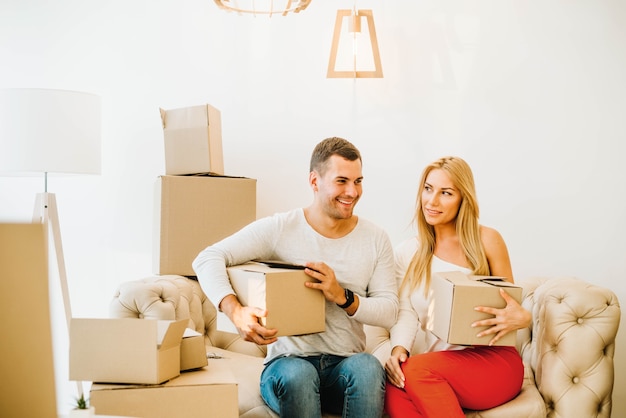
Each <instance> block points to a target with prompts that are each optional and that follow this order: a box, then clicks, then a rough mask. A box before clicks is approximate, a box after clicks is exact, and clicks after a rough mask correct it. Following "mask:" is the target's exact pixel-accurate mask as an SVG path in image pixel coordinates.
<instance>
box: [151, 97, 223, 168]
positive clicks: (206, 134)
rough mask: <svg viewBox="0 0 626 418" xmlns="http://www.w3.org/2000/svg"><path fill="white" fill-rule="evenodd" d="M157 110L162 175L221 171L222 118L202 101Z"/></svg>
mask: <svg viewBox="0 0 626 418" xmlns="http://www.w3.org/2000/svg"><path fill="white" fill-rule="evenodd" d="M160 111H161V121H162V122H163V138H164V141H165V174H172V175H179V174H196V173H213V174H219V175H223V174H224V157H223V152H222V119H221V113H220V111H219V110H218V109H216V108H215V107H213V106H211V105H209V104H206V105H200V106H190V107H182V108H178V109H171V110H164V109H160Z"/></svg>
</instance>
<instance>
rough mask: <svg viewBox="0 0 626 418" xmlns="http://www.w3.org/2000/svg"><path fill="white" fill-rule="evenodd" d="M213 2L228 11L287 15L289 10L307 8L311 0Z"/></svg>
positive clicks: (217, 0)
mask: <svg viewBox="0 0 626 418" xmlns="http://www.w3.org/2000/svg"><path fill="white" fill-rule="evenodd" d="M215 3H216V4H217V5H218V7H219V8H220V9H224V10H227V11H229V12H237V13H249V14H253V15H255V16H256V15H269V16H270V17H272V15H273V14H277V13H280V14H282V15H283V16H287V14H289V12H293V13H300V12H301V11H302V10H304V9H306V8H307V6H308V5H309V3H311V0H215Z"/></svg>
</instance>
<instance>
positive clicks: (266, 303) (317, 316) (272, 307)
mask: <svg viewBox="0 0 626 418" xmlns="http://www.w3.org/2000/svg"><path fill="white" fill-rule="evenodd" d="M294 267H295V266H294ZM227 271H228V277H229V278H230V282H231V285H232V286H233V289H234V290H235V292H236V293H237V297H238V298H239V301H240V302H241V304H242V305H244V306H255V307H258V308H261V309H267V311H268V314H267V317H266V318H262V319H261V324H263V326H265V327H266V328H276V329H277V330H278V336H285V335H303V334H312V333H317V332H323V331H324V330H325V329H326V325H325V321H326V299H325V298H324V294H323V293H322V292H321V291H319V290H316V289H309V288H308V287H306V286H305V285H304V283H305V282H311V281H314V280H315V279H313V278H312V277H310V276H308V275H306V274H305V273H304V267H301V268H293V267H292V268H274V267H269V266H267V265H265V264H261V263H255V262H251V263H246V264H242V265H239V266H234V267H229V268H228V269H227ZM217 327H218V329H220V330H222V331H229V332H235V333H236V332H237V330H236V329H235V326H234V325H233V324H232V322H230V320H229V319H228V317H226V315H225V314H223V313H220V314H219V315H218V322H217Z"/></svg>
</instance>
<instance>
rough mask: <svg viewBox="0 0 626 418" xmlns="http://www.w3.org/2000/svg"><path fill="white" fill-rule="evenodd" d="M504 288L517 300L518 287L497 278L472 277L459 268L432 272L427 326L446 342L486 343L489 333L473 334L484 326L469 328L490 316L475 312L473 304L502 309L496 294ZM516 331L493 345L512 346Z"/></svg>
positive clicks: (504, 304)
mask: <svg viewBox="0 0 626 418" xmlns="http://www.w3.org/2000/svg"><path fill="white" fill-rule="evenodd" d="M501 288H504V290H505V291H506V292H507V293H508V294H509V295H511V296H512V297H513V299H515V300H517V301H518V302H521V300H522V288H521V287H520V286H517V285H515V284H513V283H510V282H507V281H505V280H504V279H502V278H499V277H490V276H472V275H466V274H464V273H462V272H459V271H452V272H444V273H433V276H432V281H431V289H432V291H433V298H432V302H431V306H430V308H429V310H430V312H431V314H430V318H429V321H428V323H427V325H426V327H427V329H429V330H430V331H432V332H433V333H434V334H435V335H436V336H438V337H439V338H441V339H442V340H444V341H447V342H448V343H449V344H458V345H487V344H489V341H491V339H492V338H493V335H487V336H484V337H481V338H478V337H476V334H478V333H479V332H480V331H482V330H484V329H485V328H486V327H479V328H472V327H471V324H472V323H473V322H475V321H479V320H481V319H487V318H490V317H492V315H489V314H486V313H482V312H477V311H475V310H474V307H476V306H488V307H493V308H504V307H505V306H506V303H505V302H504V299H503V298H502V296H501V295H500V289H501ZM515 342H516V333H515V332H509V333H508V334H507V335H505V336H504V337H503V338H501V339H500V340H498V342H496V343H495V345H515Z"/></svg>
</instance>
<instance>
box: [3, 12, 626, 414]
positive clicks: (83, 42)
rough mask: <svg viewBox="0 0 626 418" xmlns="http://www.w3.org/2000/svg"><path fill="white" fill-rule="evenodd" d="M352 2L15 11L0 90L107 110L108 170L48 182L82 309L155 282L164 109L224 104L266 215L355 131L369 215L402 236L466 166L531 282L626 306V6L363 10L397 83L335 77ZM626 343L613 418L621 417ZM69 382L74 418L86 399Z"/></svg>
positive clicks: (18, 191)
mask: <svg viewBox="0 0 626 418" xmlns="http://www.w3.org/2000/svg"><path fill="white" fill-rule="evenodd" d="M352 5H353V2H352V1H348V0H342V1H334V2H329V1H324V0H315V1H313V2H312V4H311V5H310V6H309V8H308V9H307V10H306V11H304V12H302V13H300V14H298V15H290V16H288V17H286V18H283V17H280V16H275V17H272V18H271V19H269V18H266V17H262V16H259V17H256V18H255V17H252V16H237V15H234V14H228V13H226V12H223V11H220V10H218V9H217V7H216V6H215V4H214V3H213V1H211V0H179V1H163V0H159V1H133V2H129V1H121V0H110V1H106V2H96V1H85V0H60V1H56V2H47V1H43V0H31V1H28V2H25V1H20V0H4V1H2V2H1V3H0V60H1V62H2V64H1V65H0V88H2V87H39V88H60V89H70V90H81V91H87V92H92V93H96V94H99V95H100V96H101V97H102V103H103V113H102V117H103V128H102V134H103V159H102V164H103V172H102V175H101V176H97V177H83V178H81V177H55V178H52V179H51V180H50V181H49V187H50V189H51V191H52V192H55V193H56V194H57V199H58V202H59V206H60V208H59V209H60V216H61V227H62V231H63V240H64V246H65V255H66V265H67V270H68V275H69V281H70V291H71V297H72V308H73V311H74V315H75V316H106V315H107V314H108V311H107V309H108V303H109V301H110V299H111V297H112V295H113V292H114V290H115V288H116V286H117V285H118V284H119V283H120V282H123V281H127V280H133V279H136V278H140V277H144V276H147V275H150V274H151V246H152V229H151V226H152V186H153V183H154V180H155V178H156V177H157V176H158V175H160V174H163V173H164V161H163V144H162V138H163V137H162V130H161V125H160V118H159V111H158V109H159V107H163V108H174V107H180V106H188V105H196V104H202V103H211V104H213V105H214V106H216V107H218V108H219V109H221V111H222V123H223V146H224V159H225V167H226V172H227V174H230V175H242V176H247V177H253V178H256V179H258V208H257V209H258V216H265V215H269V214H271V213H273V212H276V211H282V210H285V209H289V208H292V207H295V206H303V205H306V204H307V203H308V202H309V200H310V198H311V196H310V192H309V189H308V188H307V183H306V181H307V169H308V158H309V155H310V152H311V149H312V147H313V146H314V144H316V143H317V142H318V141H319V140H321V139H323V138H325V137H327V136H334V135H337V136H344V137H346V138H347V139H349V140H351V141H353V142H354V143H355V144H356V145H357V146H358V147H359V148H360V149H361V151H362V153H363V157H364V174H365V183H364V188H365V195H364V197H363V199H362V200H361V203H360V204H359V207H358V210H357V212H358V214H360V215H361V216H364V217H367V218H370V219H372V220H374V221H376V222H377V223H379V224H381V225H382V226H384V227H385V228H386V229H387V230H388V231H389V233H390V235H391V238H392V240H393V241H394V243H398V242H399V241H401V240H402V239H404V238H405V237H408V236H409V235H410V234H411V228H410V221H411V216H412V212H413V204H414V199H415V186H416V182H417V178H418V176H419V173H420V171H421V169H422V167H423V166H424V164H426V163H427V162H430V161H431V160H433V159H435V158H437V157H440V156H442V155H444V154H454V155H458V156H462V157H464V158H465V159H466V160H467V161H468V162H469V163H470V164H471V165H472V166H473V168H474V171H475V176H476V181H477V185H478V191H479V198H480V201H481V208H482V217H481V220H482V222H483V223H484V224H486V225H490V226H493V227H495V228H497V229H499V230H500V232H501V233H502V234H503V235H504V237H505V239H506V240H507V242H508V245H509V250H510V253H511V257H512V261H513V268H514V273H515V275H516V277H517V278H518V279H520V280H523V279H524V278H525V277H528V276H532V275H542V276H562V275H573V276H577V277H580V278H583V279H585V280H587V281H589V282H592V283H596V284H598V285H601V286H605V287H608V288H610V289H612V290H613V291H615V292H616V293H617V295H618V297H619V298H620V299H622V300H626V284H624V281H623V279H624V277H626V257H625V254H624V252H625V248H626V244H625V237H626V224H625V221H624V216H623V215H624V213H626V200H625V199H624V197H623V193H624V191H623V190H624V180H625V179H626V169H625V168H624V166H623V164H622V162H623V157H622V155H620V154H621V152H623V150H624V145H623V143H624V136H625V133H624V131H625V128H626V124H625V123H624V121H623V120H624V119H623V118H624V114H625V110H626V77H624V74H626V48H625V47H624V39H626V29H625V28H626V3H624V2H623V1H621V0H598V1H593V2H592V1H586V0H574V1H568V2H565V1H554V0H548V1H542V2H538V1H531V2H529V1H522V0H519V1H513V0H500V1H497V2H496V1H478V0H477V1H453V0H446V1H440V2H433V1H431V2H428V1H415V0H399V1H395V2H389V1H387V2H383V1H373V0H368V1H366V0H362V1H358V2H357V6H358V8H363V9H367V8H371V9H373V10H374V18H375V21H376V28H377V31H378V37H379V43H380V48H381V55H382V60H383V71H384V75H385V78H384V79H373V80H372V79H362V80H356V81H355V80H351V79H326V78H325V74H326V66H327V62H328V53H329V50H330V44H331V38H332V28H333V24H334V19H335V10H336V9H337V8H351V7H352ZM33 123H36V118H35V117H34V118H33ZM42 188H43V180H42V179H41V178H7V177H0V221H29V220H30V217H31V213H32V207H33V203H34V195H35V193H37V192H41V191H42ZM54 284H55V280H53V288H54ZM57 296H58V295H57ZM57 296H55V297H57ZM57 299H58V297H57ZM55 323H56V326H57V328H58V331H57V335H61V337H58V339H59V341H57V344H58V345H61V347H63V341H64V338H63V336H62V333H63V331H64V328H63V321H62V314H60V316H59V318H56V322H55ZM623 335H624V333H621V335H619V336H618V345H617V353H616V356H615V357H616V368H617V373H616V385H615V391H614V396H613V400H614V416H623V415H626V401H625V400H624V399H626V396H625V395H626V377H625V376H626V374H625V373H624V372H623V371H624V368H626V364H624V358H625V351H624V350H626V348H625V347H626V341H625V338H624V336H623ZM581 343H584V342H581ZM62 349H63V348H62ZM64 349H66V347H65V348H64ZM57 361H58V362H59V365H60V366H59V369H60V371H59V373H60V374H61V375H62V374H63V373H66V367H67V366H66V364H64V362H66V358H65V357H64V356H60V358H59V359H58V360H57ZM59 380H60V383H59V394H58V397H59V399H60V400H59V409H60V410H61V411H63V410H65V409H66V408H68V405H69V403H70V402H71V395H70V394H71V393H73V391H74V387H73V385H72V384H70V383H68V382H66V381H65V380H64V379H63V377H60V378H59Z"/></svg>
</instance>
